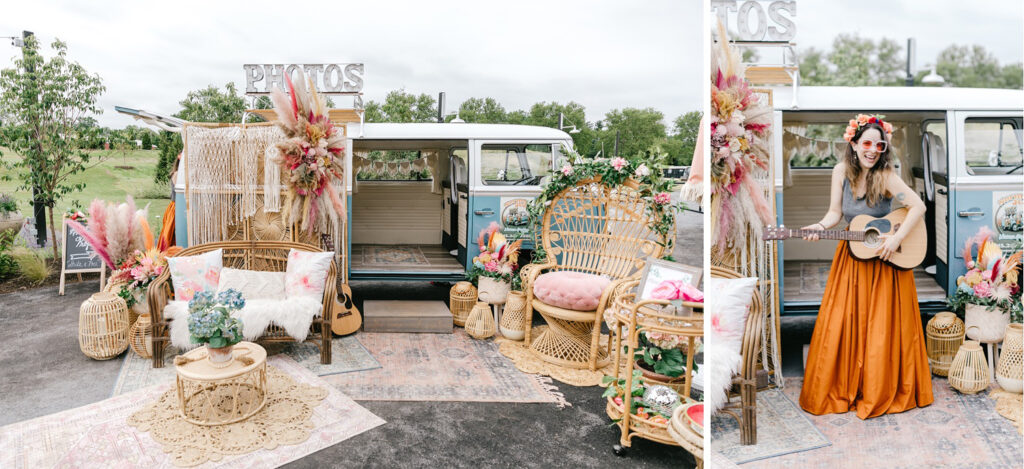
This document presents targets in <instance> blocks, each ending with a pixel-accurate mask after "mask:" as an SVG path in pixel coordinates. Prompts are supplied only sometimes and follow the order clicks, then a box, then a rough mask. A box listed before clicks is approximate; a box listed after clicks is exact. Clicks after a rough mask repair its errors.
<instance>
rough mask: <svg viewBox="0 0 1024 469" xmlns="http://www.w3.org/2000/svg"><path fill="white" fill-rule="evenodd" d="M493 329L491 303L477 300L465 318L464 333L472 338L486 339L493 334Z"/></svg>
mask: <svg viewBox="0 0 1024 469" xmlns="http://www.w3.org/2000/svg"><path fill="white" fill-rule="evenodd" d="M495 329H496V327H495V325H494V316H492V315H491V305H489V304H487V303H484V302H482V301H479V302H477V304H476V306H474V307H473V310H472V311H470V312H469V318H467V319H466V333H467V334H469V336H470V337H472V338H474V339H486V338H488V337H491V336H493V335H494V333H495Z"/></svg>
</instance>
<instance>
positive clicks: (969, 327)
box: [964, 304, 1010, 344]
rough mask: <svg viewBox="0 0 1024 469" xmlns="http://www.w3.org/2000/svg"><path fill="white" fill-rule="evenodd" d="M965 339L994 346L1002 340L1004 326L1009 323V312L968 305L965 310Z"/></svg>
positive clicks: (1004, 330)
mask: <svg viewBox="0 0 1024 469" xmlns="http://www.w3.org/2000/svg"><path fill="white" fill-rule="evenodd" d="M965 310H966V313H964V322H965V323H966V325H965V327H966V331H967V338H968V339H971V340H977V341H978V342H981V343H983V344H995V343H999V342H1000V341H1002V340H1003V334H1005V333H1006V325H1007V324H1009V323H1010V312H1009V311H1004V310H1002V309H1000V308H992V309H991V310H990V309H988V308H987V307H985V306H982V305H976V304H968V305H967V307H966V308H965Z"/></svg>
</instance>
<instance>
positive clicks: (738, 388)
mask: <svg viewBox="0 0 1024 469" xmlns="http://www.w3.org/2000/svg"><path fill="white" fill-rule="evenodd" d="M711 276H712V277H714V278H742V277H743V276H742V275H740V274H738V273H736V272H734V271H731V270H728V269H725V268H722V267H715V266H712V267H711ZM763 312H764V309H763V305H762V304H761V296H760V295H759V294H758V292H757V290H756V289H755V290H754V295H753V301H752V302H751V303H750V311H749V312H748V313H747V324H746V326H744V329H743V345H742V347H741V349H740V356H741V358H740V360H741V363H740V373H739V374H738V375H736V376H734V377H733V379H732V385H733V386H732V390H731V391H730V393H729V403H728V404H726V405H725V406H724V407H723V408H722V409H721V411H722V412H724V413H726V414H728V415H730V416H732V418H734V419H736V421H737V422H738V423H739V424H740V444H741V445H753V444H756V443H757V358H758V356H759V355H760V354H761V331H762V329H763V328H764V315H763ZM734 397H738V398H739V401H738V402H737V401H734V400H733V398H734Z"/></svg>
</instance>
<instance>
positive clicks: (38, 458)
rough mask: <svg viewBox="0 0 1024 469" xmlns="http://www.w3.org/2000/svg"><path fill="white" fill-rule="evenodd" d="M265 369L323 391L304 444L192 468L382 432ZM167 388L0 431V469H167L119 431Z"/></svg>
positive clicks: (372, 420) (283, 365)
mask: <svg viewBox="0 0 1024 469" xmlns="http://www.w3.org/2000/svg"><path fill="white" fill-rule="evenodd" d="M267 364H268V365H272V366H274V367H276V368H278V369H279V370H281V371H283V372H285V373H287V374H288V375H289V376H291V378H292V379H294V380H295V381H298V382H301V383H307V384H311V385H314V386H320V387H324V388H326V389H327V390H328V395H327V398H325V399H324V400H323V401H322V402H321V403H320V405H319V406H317V407H316V408H315V409H314V410H313V416H312V418H311V419H310V422H311V423H312V424H313V425H314V428H313V430H312V431H311V433H310V436H309V438H308V439H307V440H306V441H304V442H302V443H299V444H297V445H291V446H278V447H277V448H276V449H273V450H267V449H261V450H258V451H255V452H252V453H248V454H243V455H238V456H230V457H225V458H223V459H221V460H220V461H216V462H208V463H206V464H204V465H201V466H197V467H246V468H264V467H265V468H272V467H278V466H280V465H282V464H285V463H288V462H290V461H294V460H296V459H299V458H301V457H303V456H306V455H308V454H311V453H314V452H316V451H319V450H321V449H323V448H327V447H329V446H332V445H334V444H337V443H339V442H341V441H344V440H346V439H348V438H351V437H353V436H355V435H358V434H360V433H362V432H365V431H367V430H370V429H372V428H374V427H377V426H378V425H382V424H384V420H382V419H381V418H379V417H377V416H376V415H374V414H372V413H370V411H368V410H366V409H365V408H363V407H362V406H360V405H359V404H356V403H355V402H354V401H353V400H352V399H350V398H349V397H347V396H345V395H344V394H342V393H341V392H340V391H338V390H336V389H334V388H332V387H331V386H329V385H328V384H327V383H325V382H324V381H323V380H322V379H321V378H319V377H317V376H316V375H314V374H313V373H312V372H310V371H309V370H307V369H306V368H304V367H303V366H302V365H299V364H298V363H296V362H295V361H294V360H292V359H290V358H288V357H286V356H283V355H277V356H274V357H270V358H268V359H267ZM169 388H170V386H169V385H167V384H159V385H155V386H150V387H148V388H144V389H140V390H138V391H133V392H130V393H127V394H122V395H119V396H115V397H112V398H110V399H106V400H103V401H100V402H96V403H93V404H90V405H87V406H83V407H79V408H77V409H70V410H66V411H63V412H58V413H56V414H51V415H47V416H44V417H39V418H36V419H32V420H27V421H24V422H18V423H15V424H11V425H7V426H5V427H2V428H0V467H3V468H37V467H148V468H164V467H173V466H172V464H171V460H170V457H169V455H168V454H166V453H164V451H163V448H162V447H161V446H160V445H159V444H158V443H157V442H155V441H153V439H152V438H150V437H149V435H148V434H147V433H145V432H140V431H138V430H136V429H135V428H134V427H131V426H129V425H128V424H127V423H126V419H127V418H128V416H130V415H131V414H132V413H134V412H135V411H136V410H138V409H139V408H141V407H142V406H144V405H146V404H148V403H150V402H152V401H153V400H155V399H157V398H158V397H159V396H160V395H161V394H162V393H163V392H165V391H166V390H167V389H169Z"/></svg>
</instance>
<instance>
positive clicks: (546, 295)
mask: <svg viewBox="0 0 1024 469" xmlns="http://www.w3.org/2000/svg"><path fill="white" fill-rule="evenodd" d="M610 283H612V281H611V280H610V279H608V278H607V277H601V276H599V275H593V274H585V273H582V272H571V271H559V272H548V273H546V274H541V275H540V276H538V277H537V280H535V281H534V283H533V296H534V297H536V298H537V299H538V300H540V301H541V302H543V303H546V304H549V305H551V306H557V307H559V308H565V309H571V310H573V311H593V310H595V309H597V305H598V304H599V303H600V302H601V294H602V293H604V289H605V288H607V287H608V285H609V284H610Z"/></svg>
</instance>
